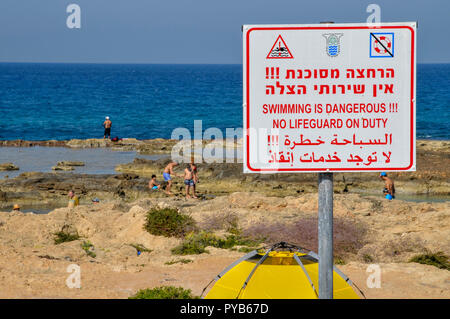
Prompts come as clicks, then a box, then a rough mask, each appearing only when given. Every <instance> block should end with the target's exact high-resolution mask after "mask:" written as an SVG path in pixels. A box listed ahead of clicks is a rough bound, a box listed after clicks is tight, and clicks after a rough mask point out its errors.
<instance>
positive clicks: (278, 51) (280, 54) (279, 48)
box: [266, 34, 294, 59]
mask: <svg viewBox="0 0 450 319" xmlns="http://www.w3.org/2000/svg"><path fill="white" fill-rule="evenodd" d="M292 58H294V56H293V55H292V53H291V51H290V50H289V48H288V46H287V45H286V42H284V40H283V37H282V36H281V34H280V35H279V36H278V38H277V39H276V40H275V43H274V44H273V46H272V48H271V49H270V51H269V53H268V54H267V57H266V59H292Z"/></svg>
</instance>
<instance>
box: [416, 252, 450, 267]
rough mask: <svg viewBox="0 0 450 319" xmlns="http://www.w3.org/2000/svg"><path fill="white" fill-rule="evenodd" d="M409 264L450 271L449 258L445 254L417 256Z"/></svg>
mask: <svg viewBox="0 0 450 319" xmlns="http://www.w3.org/2000/svg"><path fill="white" fill-rule="evenodd" d="M409 262H413V263H419V264H425V265H431V266H435V267H438V268H440V269H446V270H450V263H449V262H448V256H446V255H445V254H444V253H443V252H441V251H439V252H437V253H431V252H430V253H427V254H422V255H416V256H414V257H412V258H411V259H410V260H409Z"/></svg>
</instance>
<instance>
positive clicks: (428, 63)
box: [0, 61, 450, 66]
mask: <svg viewBox="0 0 450 319" xmlns="http://www.w3.org/2000/svg"><path fill="white" fill-rule="evenodd" d="M0 64H47V65H48V64H58V65H230V66H231V65H233V66H236V65H240V66H242V63H178V62H173V63H158V62H155V63H153V62H152V63H150V62H149V63H147V62H29V61H25V62H17V61H0ZM440 64H450V61H448V62H420V63H419V62H418V63H417V65H440Z"/></svg>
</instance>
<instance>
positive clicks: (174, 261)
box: [164, 258, 192, 265]
mask: <svg viewBox="0 0 450 319" xmlns="http://www.w3.org/2000/svg"><path fill="white" fill-rule="evenodd" d="M191 262H192V260H191V259H185V258H182V259H178V260H171V261H168V262H166V263H164V264H165V265H173V264H178V263H180V264H189V263H191Z"/></svg>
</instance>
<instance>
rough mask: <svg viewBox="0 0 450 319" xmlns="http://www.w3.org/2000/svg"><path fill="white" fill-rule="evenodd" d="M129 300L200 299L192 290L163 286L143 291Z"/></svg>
mask: <svg viewBox="0 0 450 319" xmlns="http://www.w3.org/2000/svg"><path fill="white" fill-rule="evenodd" d="M128 299H198V297H197V296H193V295H192V292H191V290H190V289H184V288H182V287H173V286H161V287H156V288H153V289H141V290H139V291H138V292H137V293H136V295H134V296H132V297H129V298H128Z"/></svg>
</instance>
